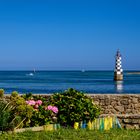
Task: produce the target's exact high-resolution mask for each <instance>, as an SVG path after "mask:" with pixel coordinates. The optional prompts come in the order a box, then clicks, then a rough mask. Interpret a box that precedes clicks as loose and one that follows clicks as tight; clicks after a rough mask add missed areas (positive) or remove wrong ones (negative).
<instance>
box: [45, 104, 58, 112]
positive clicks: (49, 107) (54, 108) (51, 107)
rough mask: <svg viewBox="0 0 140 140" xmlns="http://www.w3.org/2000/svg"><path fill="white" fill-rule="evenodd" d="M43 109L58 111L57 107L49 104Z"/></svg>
mask: <svg viewBox="0 0 140 140" xmlns="http://www.w3.org/2000/svg"><path fill="white" fill-rule="evenodd" d="M45 110H51V111H53V112H54V113H58V108H57V107H56V106H51V105H49V106H48V107H45Z"/></svg>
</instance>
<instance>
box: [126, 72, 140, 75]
mask: <svg viewBox="0 0 140 140" xmlns="http://www.w3.org/2000/svg"><path fill="white" fill-rule="evenodd" d="M127 74H135V75H139V74H140V72H127Z"/></svg>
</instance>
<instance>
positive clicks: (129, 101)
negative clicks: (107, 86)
mask: <svg viewBox="0 0 140 140" xmlns="http://www.w3.org/2000/svg"><path fill="white" fill-rule="evenodd" d="M90 96H91V97H92V98H93V100H94V103H95V104H97V105H99V107H100V108H101V114H102V115H105V116H107V115H116V116H117V117H118V118H119V120H120V123H121V125H122V127H123V128H126V129H127V128H131V129H140V94H121V95H119V94H93V95H92V94H91V95H90Z"/></svg>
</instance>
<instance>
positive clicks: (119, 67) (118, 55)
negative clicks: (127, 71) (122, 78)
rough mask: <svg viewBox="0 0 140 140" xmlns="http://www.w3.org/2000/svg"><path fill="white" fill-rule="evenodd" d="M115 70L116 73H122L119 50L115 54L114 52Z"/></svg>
mask: <svg viewBox="0 0 140 140" xmlns="http://www.w3.org/2000/svg"><path fill="white" fill-rule="evenodd" d="M115 72H116V74H122V73H123V69H122V62H121V54H120V51H119V50H118V51H117V54H116V64H115Z"/></svg>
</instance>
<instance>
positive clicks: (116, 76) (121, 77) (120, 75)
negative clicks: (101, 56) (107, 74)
mask: <svg viewBox="0 0 140 140" xmlns="http://www.w3.org/2000/svg"><path fill="white" fill-rule="evenodd" d="M122 80H123V74H116V73H115V74H114V81H122Z"/></svg>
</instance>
